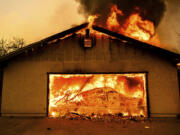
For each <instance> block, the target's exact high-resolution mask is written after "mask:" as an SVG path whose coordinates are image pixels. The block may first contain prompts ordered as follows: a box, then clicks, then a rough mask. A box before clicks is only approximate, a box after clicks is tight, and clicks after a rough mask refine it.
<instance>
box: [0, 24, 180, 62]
mask: <svg viewBox="0 0 180 135" xmlns="http://www.w3.org/2000/svg"><path fill="white" fill-rule="evenodd" d="M87 26H88V23H84V24H82V25H79V26H76V27H73V28H71V29H68V30H66V31H63V32H60V33H57V34H55V35H52V36H50V37H48V38H45V39H43V40H40V41H38V42H35V43H33V44H30V45H27V46H25V47H23V48H20V49H18V50H16V51H14V52H11V53H9V54H7V55H5V56H2V57H0V63H3V62H6V61H8V60H10V59H12V58H13V57H15V56H18V55H20V54H22V53H24V52H27V51H29V50H31V51H32V50H34V49H36V48H37V49H40V48H41V47H43V46H45V45H46V44H47V43H48V42H50V41H53V40H55V39H60V38H63V37H65V36H67V35H69V34H74V33H76V32H78V31H79V30H82V29H84V28H86V27H87ZM92 28H93V29H94V30H95V31H98V32H101V33H104V34H107V35H109V36H111V37H115V38H116V39H120V40H122V41H126V42H127V43H128V44H132V45H135V46H137V47H139V48H144V49H147V50H148V51H152V52H153V53H154V52H155V53H158V54H160V55H162V56H164V57H167V58H168V59H169V58H170V59H171V60H172V61H173V62H175V63H178V62H180V54H177V53H174V52H171V51H168V50H166V49H162V48H159V47H156V46H153V45H150V44H147V43H144V42H141V41H138V40H135V39H133V38H130V37H127V36H124V35H122V34H119V33H116V32H112V31H109V30H107V29H104V28H102V27H99V26H95V25H94V26H93V27H92Z"/></svg>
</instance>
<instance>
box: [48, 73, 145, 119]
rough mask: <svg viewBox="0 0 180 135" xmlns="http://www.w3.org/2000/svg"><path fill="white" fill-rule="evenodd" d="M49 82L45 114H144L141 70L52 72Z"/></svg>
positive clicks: (87, 115)
mask: <svg viewBox="0 0 180 135" xmlns="http://www.w3.org/2000/svg"><path fill="white" fill-rule="evenodd" d="M49 83H50V85H49V89H50V95H49V116H52V117H65V116H66V117H73V118H74V117H75V118H81V119H93V118H97V117H98V118H102V117H103V118H104V117H105V116H106V115H108V117H112V118H114V117H119V118H122V117H147V101H146V98H147V97H146V86H145V74H96V75H95V74H87V75H80V74H79V75H78V74H77V75H53V74H52V75H50V82H49Z"/></svg>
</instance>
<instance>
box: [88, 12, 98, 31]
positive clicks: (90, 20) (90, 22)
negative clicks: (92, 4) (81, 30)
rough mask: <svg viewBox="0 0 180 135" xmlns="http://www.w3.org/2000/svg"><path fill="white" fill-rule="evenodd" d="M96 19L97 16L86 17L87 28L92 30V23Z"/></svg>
mask: <svg viewBox="0 0 180 135" xmlns="http://www.w3.org/2000/svg"><path fill="white" fill-rule="evenodd" d="M97 18H98V15H90V16H89V17H88V22H89V25H88V28H92V25H93V24H94V21H95V19H97Z"/></svg>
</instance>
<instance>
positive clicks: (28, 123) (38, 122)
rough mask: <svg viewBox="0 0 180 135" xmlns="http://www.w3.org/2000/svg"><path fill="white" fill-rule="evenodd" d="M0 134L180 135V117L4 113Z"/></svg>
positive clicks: (0, 119)
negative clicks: (92, 117) (74, 117)
mask: <svg viewBox="0 0 180 135" xmlns="http://www.w3.org/2000/svg"><path fill="white" fill-rule="evenodd" d="M0 135H180V119H169V118H159V119H149V120H147V121H136V120H122V121H108V120H106V121H92V120H63V119H53V118H9V117H0Z"/></svg>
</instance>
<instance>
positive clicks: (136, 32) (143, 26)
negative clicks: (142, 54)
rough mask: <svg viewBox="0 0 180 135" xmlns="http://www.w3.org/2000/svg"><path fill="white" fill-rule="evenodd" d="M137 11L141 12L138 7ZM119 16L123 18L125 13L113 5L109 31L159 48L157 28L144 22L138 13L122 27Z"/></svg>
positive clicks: (151, 23)
mask: <svg viewBox="0 0 180 135" xmlns="http://www.w3.org/2000/svg"><path fill="white" fill-rule="evenodd" d="M135 9H136V10H137V9H138V10H140V9H139V8H138V7H136V8H135ZM118 16H123V12H122V11H121V10H119V9H118V8H117V6H116V5H113V6H112V8H111V12H110V16H109V17H108V18H107V21H106V25H107V28H108V29H109V30H112V31H116V32H119V33H121V34H123V35H125V36H129V37H131V38H134V39H137V40H140V41H143V42H147V43H150V44H154V45H157V46H159V45H160V41H159V38H158V35H156V34H155V26H154V24H153V22H151V21H149V20H143V19H142V18H141V16H140V15H139V14H138V13H134V14H131V15H130V16H129V18H128V19H127V20H126V21H125V23H124V24H122V26H121V25H120V23H119V22H118Z"/></svg>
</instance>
